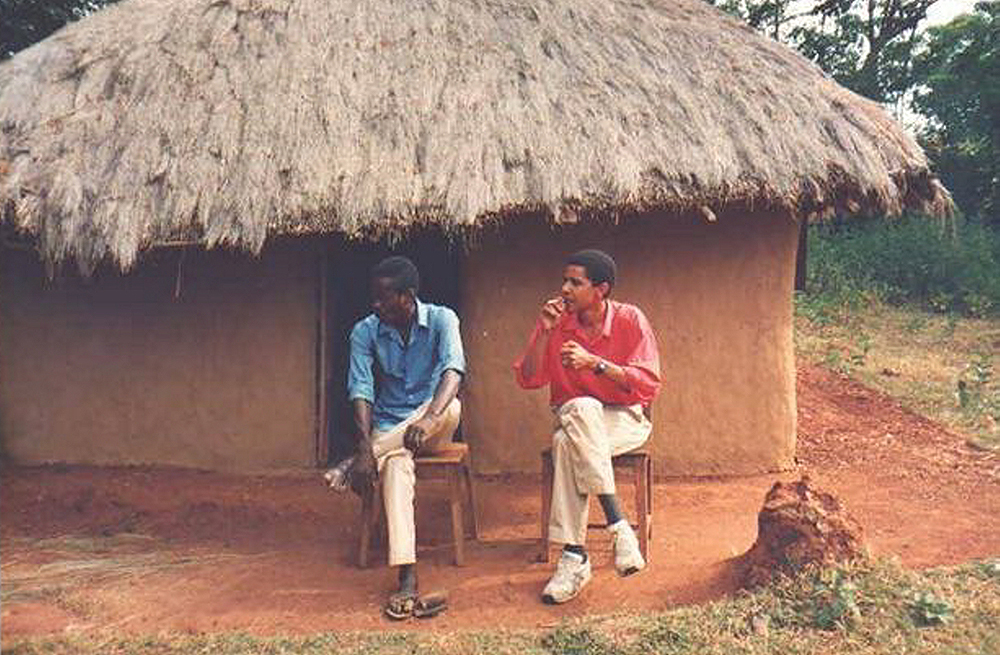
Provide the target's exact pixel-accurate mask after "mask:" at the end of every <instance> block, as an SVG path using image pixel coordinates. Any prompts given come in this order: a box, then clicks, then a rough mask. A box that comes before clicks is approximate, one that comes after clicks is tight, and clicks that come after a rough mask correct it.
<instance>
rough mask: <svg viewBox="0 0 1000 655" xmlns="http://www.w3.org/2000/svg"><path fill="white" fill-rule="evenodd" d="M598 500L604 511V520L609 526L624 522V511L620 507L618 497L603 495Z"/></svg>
mask: <svg viewBox="0 0 1000 655" xmlns="http://www.w3.org/2000/svg"><path fill="white" fill-rule="evenodd" d="M597 500H598V501H600V503H601V509H603V510H604V519H605V520H606V521H607V522H608V525H609V526H610V525H614V524H615V523H618V521H621V520H622V510H621V508H620V507H618V497H617V496H615V495H614V494H601V495H599V496H598V497H597Z"/></svg>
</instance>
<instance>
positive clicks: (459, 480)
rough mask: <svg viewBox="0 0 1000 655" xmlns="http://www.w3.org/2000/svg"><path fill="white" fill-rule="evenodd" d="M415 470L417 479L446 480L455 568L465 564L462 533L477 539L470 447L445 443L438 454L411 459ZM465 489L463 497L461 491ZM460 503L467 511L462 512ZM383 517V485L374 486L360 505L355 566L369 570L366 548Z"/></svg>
mask: <svg viewBox="0 0 1000 655" xmlns="http://www.w3.org/2000/svg"><path fill="white" fill-rule="evenodd" d="M413 463H414V464H415V465H416V469H417V479H421V478H427V479H445V480H447V481H448V487H449V494H450V503H451V532H452V538H453V539H454V544H455V565H456V566H463V565H464V564H465V531H466V529H467V530H468V531H469V534H470V536H471V537H472V539H478V538H479V526H478V524H477V521H476V497H475V491H474V490H473V487H472V471H471V469H470V466H469V445H468V444H465V443H448V444H444V445H442V446H441V447H440V448H439V449H438V450H435V451H434V452H432V453H427V454H426V455H419V456H417V457H414V458H413ZM463 486H464V487H465V489H464V493H463V489H462V487H463ZM463 500H464V501H465V502H466V503H467V504H468V508H467V509H468V511H467V512H466V511H463V508H462V504H463ZM384 516H385V505H384V504H383V503H382V485H381V483H380V484H376V485H375V488H374V490H373V491H372V493H370V494H368V495H367V496H365V497H364V498H363V499H362V501H361V543H360V546H359V549H358V566H360V567H361V568H367V567H368V547H369V546H370V545H371V538H372V533H373V532H374V533H375V534H379V533H380V532H379V527H380V526H379V524H380V523H382V517H384Z"/></svg>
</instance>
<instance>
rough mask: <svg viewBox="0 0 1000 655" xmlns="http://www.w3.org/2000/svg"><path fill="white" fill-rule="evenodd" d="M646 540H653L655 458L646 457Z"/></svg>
mask: <svg viewBox="0 0 1000 655" xmlns="http://www.w3.org/2000/svg"><path fill="white" fill-rule="evenodd" d="M646 514H647V515H648V516H649V518H648V519H647V521H646V541H647V542H652V540H653V458H652V457H647V458H646Z"/></svg>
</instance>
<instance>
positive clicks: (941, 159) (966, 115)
mask: <svg viewBox="0 0 1000 655" xmlns="http://www.w3.org/2000/svg"><path fill="white" fill-rule="evenodd" d="M998 43H1000V2H995V1H994V2H980V3H979V4H977V5H976V11H975V12H974V13H972V14H967V15H964V16H959V17H958V18H956V19H955V20H953V21H952V22H950V23H948V24H947V25H944V26H941V27H936V28H931V29H930V30H928V38H927V44H926V47H925V48H924V50H923V52H922V53H921V54H920V55H919V56H918V57H917V58H916V60H915V63H914V79H913V83H914V85H915V86H916V92H915V94H914V107H915V108H916V109H917V110H918V111H920V112H921V113H922V114H924V115H925V116H927V117H928V118H929V119H930V124H929V125H928V127H927V128H926V129H925V130H924V132H923V134H922V135H921V141H922V145H923V146H924V148H926V149H927V151H928V153H929V154H930V156H931V158H932V159H933V161H934V163H935V166H936V168H937V171H938V174H939V175H940V176H941V178H942V180H943V181H944V183H945V185H946V186H947V187H948V188H949V189H951V191H952V193H953V194H954V198H955V200H956V202H957V203H958V205H959V206H960V207H962V209H963V210H964V211H965V212H966V213H968V214H970V215H980V216H983V217H984V218H985V219H987V220H988V221H989V222H992V223H994V224H997V225H1000V47H998V45H997V44H998Z"/></svg>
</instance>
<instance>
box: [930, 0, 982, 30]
mask: <svg viewBox="0 0 1000 655" xmlns="http://www.w3.org/2000/svg"><path fill="white" fill-rule="evenodd" d="M975 4H976V0H938V1H937V2H935V3H934V4H933V5H931V8H930V9H928V10H927V22H926V23H925V26H928V27H929V26H931V25H941V24H942V23H947V22H948V21H950V20H951V19H952V18H954V17H955V16H958V15H959V14H964V13H967V12H971V11H972V8H973V6H974V5H975Z"/></svg>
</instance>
